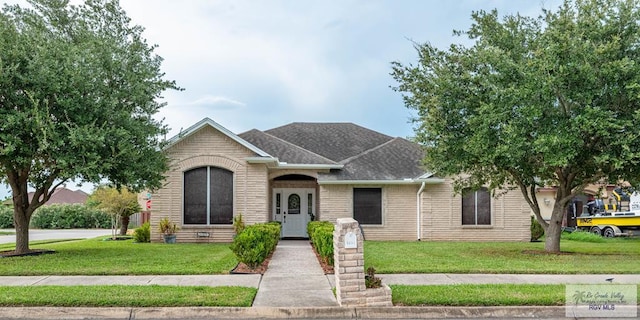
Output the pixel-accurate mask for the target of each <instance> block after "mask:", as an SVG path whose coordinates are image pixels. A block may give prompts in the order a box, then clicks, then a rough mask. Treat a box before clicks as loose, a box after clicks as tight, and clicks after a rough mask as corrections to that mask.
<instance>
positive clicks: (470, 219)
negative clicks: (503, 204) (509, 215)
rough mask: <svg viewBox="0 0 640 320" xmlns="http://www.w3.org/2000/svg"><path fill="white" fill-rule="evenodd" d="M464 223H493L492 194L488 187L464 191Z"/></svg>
mask: <svg viewBox="0 0 640 320" xmlns="http://www.w3.org/2000/svg"><path fill="white" fill-rule="evenodd" d="M462 224H463V225H491V194H490V193H489V190H487V188H480V190H476V191H473V190H471V189H464V190H463V191H462Z"/></svg>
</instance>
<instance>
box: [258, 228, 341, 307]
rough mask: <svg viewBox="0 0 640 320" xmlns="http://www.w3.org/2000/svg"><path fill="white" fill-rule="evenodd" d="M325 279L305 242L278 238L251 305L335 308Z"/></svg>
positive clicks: (307, 243)
mask: <svg viewBox="0 0 640 320" xmlns="http://www.w3.org/2000/svg"><path fill="white" fill-rule="evenodd" d="M328 278H333V276H330V277H328V276H326V275H325V274H324V272H323V271H322V268H321V267H320V263H318V259H317V258H316V256H315V255H314V253H313V251H312V250H311V245H310V244H309V241H292V240H280V241H279V242H278V246H277V247H276V251H275V252H274V253H273V256H272V257H271V261H269V268H268V269H267V272H265V274H264V276H263V277H262V281H261V282H260V287H259V288H258V294H256V298H255V300H254V301H253V306H254V307H337V306H338V302H337V301H336V298H335V297H334V295H333V291H332V290H331V288H332V285H331V283H330V281H329V279H328Z"/></svg>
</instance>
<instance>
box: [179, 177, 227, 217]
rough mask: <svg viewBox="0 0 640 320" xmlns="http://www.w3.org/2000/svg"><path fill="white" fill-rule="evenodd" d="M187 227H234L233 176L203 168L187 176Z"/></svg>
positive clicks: (185, 204) (185, 185)
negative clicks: (232, 225) (227, 225)
mask: <svg viewBox="0 0 640 320" xmlns="http://www.w3.org/2000/svg"><path fill="white" fill-rule="evenodd" d="M183 190H184V211H183V212H184V224H203V225H207V224H232V223H233V172H231V171H229V170H226V169H223V168H218V167H200V168H195V169H191V170H189V171H185V172H184V188H183Z"/></svg>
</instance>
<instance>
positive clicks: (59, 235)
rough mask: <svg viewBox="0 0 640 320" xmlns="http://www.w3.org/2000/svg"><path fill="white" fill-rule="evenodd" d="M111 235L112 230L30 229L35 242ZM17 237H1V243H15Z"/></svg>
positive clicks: (9, 230)
mask: <svg viewBox="0 0 640 320" xmlns="http://www.w3.org/2000/svg"><path fill="white" fill-rule="evenodd" d="M0 231H6V232H15V230H14V229H0ZM108 235H111V229H60V230H49V229H47V230H43V229H30V230H29V241H35V240H54V239H86V238H95V237H100V236H108ZM15 242H16V236H15V235H8V236H3V235H0V243H15Z"/></svg>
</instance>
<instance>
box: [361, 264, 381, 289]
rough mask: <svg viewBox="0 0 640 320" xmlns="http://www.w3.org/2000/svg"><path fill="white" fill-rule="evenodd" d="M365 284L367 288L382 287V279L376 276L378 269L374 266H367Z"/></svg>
mask: <svg viewBox="0 0 640 320" xmlns="http://www.w3.org/2000/svg"><path fill="white" fill-rule="evenodd" d="M364 285H365V287H367V288H380V287H382V279H380V278H378V277H376V269H375V268H374V267H369V268H367V274H366V275H365V276H364Z"/></svg>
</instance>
